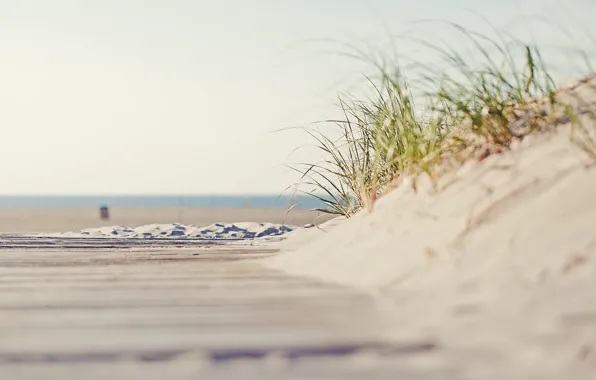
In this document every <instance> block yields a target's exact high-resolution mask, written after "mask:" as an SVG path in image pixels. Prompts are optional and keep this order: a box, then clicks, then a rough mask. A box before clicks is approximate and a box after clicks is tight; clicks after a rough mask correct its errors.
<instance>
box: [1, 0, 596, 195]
mask: <svg viewBox="0 0 596 380" xmlns="http://www.w3.org/2000/svg"><path fill="white" fill-rule="evenodd" d="M562 3H563V2H561V1H557V0H500V1H490V2H485V3H483V2H482V1H479V0H451V1H447V0H52V1H47V0H18V1H15V0H0V128H1V131H2V134H1V135H0V175H1V180H0V194H213V193H219V194H255V193H270V194H276V193H279V192H280V191H281V190H283V189H284V188H285V187H286V186H288V185H290V184H291V183H292V182H293V181H294V180H295V179H296V176H295V175H294V174H292V173H291V172H289V171H288V170H287V169H286V168H285V167H284V166H283V165H284V164H285V163H289V162H293V161H296V160H311V161H314V160H316V159H317V156H316V155H313V153H312V152H310V153H308V154H305V153H300V152H299V153H297V154H296V155H294V156H289V154H290V152H291V151H292V150H293V149H294V148H296V147H297V146H299V145H301V144H304V143H306V142H308V141H309V140H308V139H307V138H306V136H305V135H304V134H302V133H297V132H282V133H274V132H273V131H275V130H277V129H280V128H285V127H292V126H297V125H303V124H306V123H309V122H313V121H317V120H320V119H323V118H325V117H327V116H330V115H333V114H334V112H335V110H336V107H335V95H336V91H339V90H342V89H346V88H347V87H350V86H351V85H353V84H354V82H353V80H351V79H349V78H355V77H359V76H358V75H357V74H358V72H360V71H361V70H362V67H361V65H360V64H359V63H357V62H356V61H353V60H350V59H348V58H344V57H342V56H340V55H339V54H329V52H332V51H333V50H334V49H337V51H339V50H341V47H340V46H339V43H338V44H336V45H335V44H329V43H325V44H322V43H315V42H312V41H310V40H313V39H331V40H337V41H343V42H345V43H349V44H356V45H358V44H361V43H364V42H363V41H368V42H370V43H373V44H374V42H375V41H381V40H382V39H384V38H386V37H387V36H388V35H392V34H399V33H403V32H404V31H406V30H409V29H410V28H412V25H413V24H412V23H411V22H413V21H416V20H420V19H433V18H438V19H444V20H447V21H454V22H457V23H460V24H462V25H464V26H467V27H471V28H475V29H482V28H484V29H486V25H484V21H483V20H482V19H479V18H478V17H477V16H474V15H473V14H472V13H470V12H468V11H469V10H473V11H475V12H477V13H479V14H482V15H484V16H485V17H486V18H488V19H489V20H490V21H491V22H492V23H494V24H495V25H496V26H505V25H509V27H508V28H510V29H508V30H511V31H515V30H516V28H517V29H519V30H524V25H523V22H521V20H520V17H519V16H520V15H521V14H531V15H543V16H547V17H549V18H551V19H552V20H554V21H556V22H559V23H561V24H563V25H566V26H567V27H569V28H570V29H573V30H574V31H575V32H577V33H579V34H581V33H584V32H586V31H590V32H592V33H593V34H595V35H596V29H595V28H594V27H593V26H590V22H589V21H590V20H591V18H592V17H593V15H594V14H596V2H594V1H593V0H570V1H567V2H566V4H565V6H557V5H556V4H562ZM578 27H579V28H578ZM433 28H437V29H436V30H437V34H438V33H439V29H438V26H437V27H435V26H433V25H431V24H428V23H426V24H425V29H424V30H425V31H427V32H428V31H430V33H431V35H432V33H434V29H433ZM590 28H592V29H590ZM532 32H533V34H534V35H535V36H536V35H537V36H538V38H540V39H541V40H544V41H548V42H556V41H565V40H564V39H562V37H561V32H560V31H558V30H556V29H555V28H554V27H552V26H551V27H547V26H545V25H544V24H538V25H536V26H534V27H533V29H532ZM426 35H427V36H428V34H426ZM308 41H310V42H308ZM454 43H457V41H454ZM562 43H564V42H562ZM591 50H592V51H594V50H596V46H592V47H591ZM310 155H312V156H310Z"/></svg>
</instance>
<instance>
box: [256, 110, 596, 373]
mask: <svg viewBox="0 0 596 380" xmlns="http://www.w3.org/2000/svg"><path fill="white" fill-rule="evenodd" d="M584 121H585V122H587V123H593V121H591V120H589V119H585V120H584ZM592 128H593V129H594V130H595V131H596V125H594V123H593V124H592ZM569 136H570V126H569V125H566V126H565V125H564V126H561V127H559V128H558V129H557V131H555V132H553V133H548V134H543V135H539V136H533V137H532V138H530V139H527V140H526V141H525V142H524V143H522V145H521V146H519V147H517V148H516V149H515V150H514V151H511V152H507V153H506V154H503V155H495V156H491V157H489V158H487V159H486V160H484V161H483V162H480V163H477V162H475V163H470V164H467V165H465V166H463V167H461V168H460V169H459V170H457V171H456V172H453V173H451V174H449V175H447V176H445V177H443V178H442V179H441V181H440V183H439V192H435V191H433V190H432V187H431V185H430V183H429V182H428V181H425V180H420V181H419V182H418V191H414V190H413V188H412V186H410V184H409V183H408V182H407V181H406V183H405V184H404V185H402V186H400V187H399V188H397V189H396V190H395V191H393V192H390V193H389V194H387V195H386V196H385V197H383V198H382V199H381V200H379V201H378V202H377V204H376V205H375V209H374V211H373V212H372V213H371V212H361V213H360V214H358V215H356V216H354V217H353V218H350V219H348V220H337V221H333V222H332V223H330V224H327V225H324V226H323V227H322V228H323V230H325V232H322V230H317V229H312V230H308V231H304V232H303V233H302V234H295V235H293V236H290V237H289V239H288V240H287V241H286V242H285V243H283V244H282V245H281V247H282V251H283V252H282V254H281V255H279V256H277V257H273V258H268V259H265V260H264V264H265V265H267V266H269V267H271V268H276V269H282V270H284V271H286V272H287V273H291V274H294V275H300V274H301V275H307V276H312V277H316V278H319V279H323V280H326V281H330V282H336V283H341V284H345V285H349V286H353V287H357V288H361V289H365V290H367V291H369V292H371V293H372V294H376V295H377V296H379V297H380V298H381V299H383V300H384V302H386V306H387V308H388V309H391V310H394V312H395V315H396V321H397V322H398V324H399V325H400V326H401V327H402V328H401V330H396V331H394V334H396V335H395V336H396V337H410V338H412V337H421V336H433V337H435V338H437V339H438V340H439V341H440V342H441V344H442V345H443V347H444V348H445V349H446V350H448V351H460V352H466V351H468V352H475V353H476V354H478V353H481V355H482V357H483V358H484V359H483V360H480V361H478V360H477V359H476V361H473V360H470V361H469V362H468V363H466V364H465V365H466V366H467V367H468V369H469V370H470V371H472V372H471V373H473V374H474V375H475V376H472V377H471V378H476V379H485V378H492V377H491V376H494V375H495V374H496V373H500V374H501V375H500V376H502V377H501V378H504V379H512V378H516V379H517V378H520V379H535V378H540V379H561V378H573V379H593V378H596V166H595V163H594V161H593V160H592V159H589V158H588V156H587V155H586V154H585V153H584V152H583V151H581V150H580V149H578V148H577V146H576V145H574V144H572V143H571V142H570V140H569Z"/></svg>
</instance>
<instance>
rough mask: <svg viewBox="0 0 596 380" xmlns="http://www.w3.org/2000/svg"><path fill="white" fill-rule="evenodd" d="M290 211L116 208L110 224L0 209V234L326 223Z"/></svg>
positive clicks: (68, 213) (70, 212) (86, 215)
mask: <svg viewBox="0 0 596 380" xmlns="http://www.w3.org/2000/svg"><path fill="white" fill-rule="evenodd" d="M286 212H287V209H286V208H281V207H279V208H277V207H269V208H257V207H114V208H112V209H111V210H110V213H111V215H110V216H111V217H110V219H109V220H101V219H100V217H99V210H98V209H96V208H78V207H73V208H56V207H45V208H42V207H35V208H26V207H19V208H10V207H3V208H0V232H4V233H6V232H18V233H32V232H69V231H79V230H82V229H86V228H95V227H107V226H114V225H122V226H128V227H134V226H141V225H146V224H154V223H164V224H165V223H183V224H192V225H196V226H200V227H202V226H208V225H210V224H213V223H219V222H224V223H236V222H249V221H250V222H259V223H283V222H285V223H286V224H290V225H296V226H302V225H305V224H308V223H314V222H315V220H317V221H318V222H323V221H325V220H328V219H329V217H328V216H319V214H318V213H317V212H314V211H310V210H308V209H300V208H294V209H292V210H291V211H290V212H289V213H288V214H287V215H286Z"/></svg>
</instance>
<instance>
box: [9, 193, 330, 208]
mask: <svg viewBox="0 0 596 380" xmlns="http://www.w3.org/2000/svg"><path fill="white" fill-rule="evenodd" d="M294 204H297V206H296V207H302V208H317V207H321V206H323V202H321V201H319V200H317V199H315V198H313V197H311V196H308V195H295V196H291V195H284V196H278V195H180V196H178V195H122V196H118V195H116V196H115V195H107V196H98V195H93V196H89V195H81V196H70V195H69V196H63V195H45V196H37V195H36V196H13V195H4V196H0V207H100V206H104V205H105V206H108V207H290V206H292V205H294Z"/></svg>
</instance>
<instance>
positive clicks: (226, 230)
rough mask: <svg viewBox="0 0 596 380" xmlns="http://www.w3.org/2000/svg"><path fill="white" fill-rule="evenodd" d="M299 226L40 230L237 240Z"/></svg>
mask: <svg viewBox="0 0 596 380" xmlns="http://www.w3.org/2000/svg"><path fill="white" fill-rule="evenodd" d="M295 229H297V227H294V226H286V225H282V224H274V223H253V222H247V223H215V224H212V225H210V226H207V227H196V226H192V225H184V224H180V223H168V224H148V225H144V226H139V227H124V226H112V227H100V228H90V229H85V230H82V231H76V232H59V233H46V234H37V235H36V236H46V237H71V238H94V239H97V238H104V239H113V238H121V239H158V238H159V239H192V240H229V239H232V240H236V239H255V238H264V237H270V236H281V235H284V234H288V233H290V232H292V231H294V230H295Z"/></svg>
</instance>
